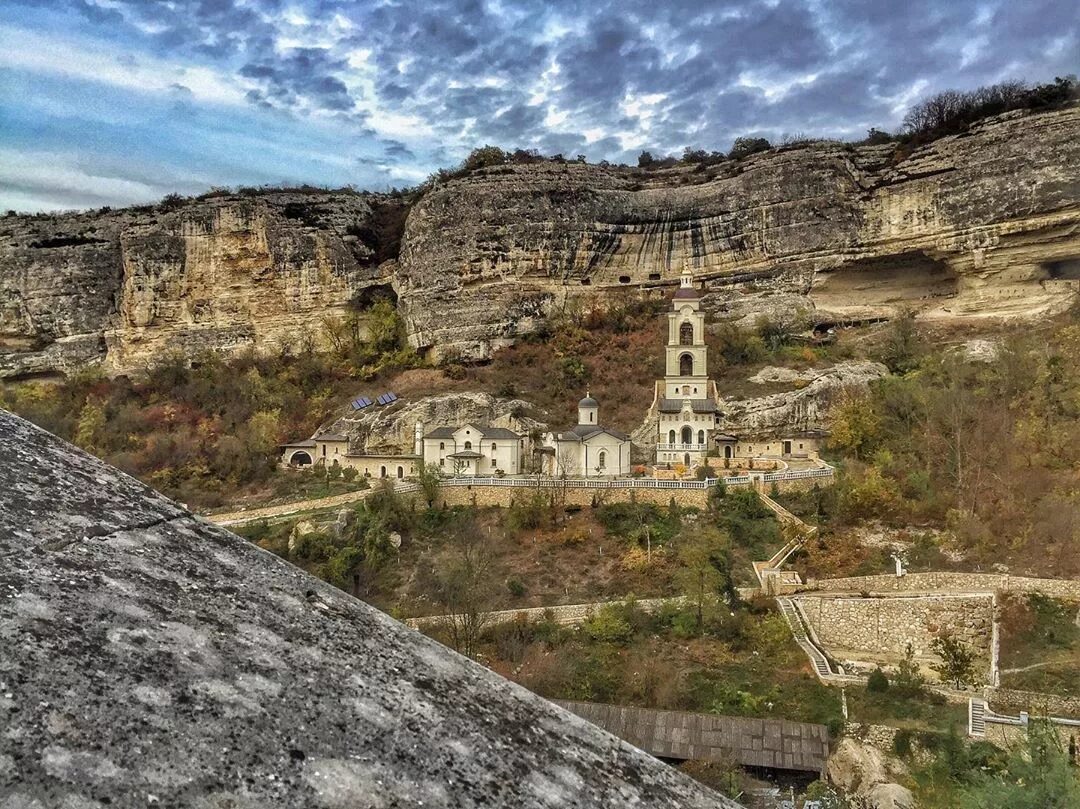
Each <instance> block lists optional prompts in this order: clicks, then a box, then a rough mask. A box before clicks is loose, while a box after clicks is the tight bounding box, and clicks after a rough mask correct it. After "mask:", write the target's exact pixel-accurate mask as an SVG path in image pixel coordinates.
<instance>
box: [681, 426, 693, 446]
mask: <svg viewBox="0 0 1080 809" xmlns="http://www.w3.org/2000/svg"><path fill="white" fill-rule="evenodd" d="M682 442H683V443H684V444H692V443H694V431H693V429H692V428H690V427H683V428H682Z"/></svg>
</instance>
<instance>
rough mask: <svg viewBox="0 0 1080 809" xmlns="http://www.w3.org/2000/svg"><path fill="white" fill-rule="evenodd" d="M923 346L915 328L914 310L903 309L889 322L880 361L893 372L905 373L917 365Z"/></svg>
mask: <svg viewBox="0 0 1080 809" xmlns="http://www.w3.org/2000/svg"><path fill="white" fill-rule="evenodd" d="M923 351H924V347H923V344H922V340H921V339H920V337H919V333H918V331H917V330H916V328H915V312H914V311H913V310H911V309H907V310H904V311H903V312H901V313H900V315H899V316H897V317H894V318H893V319H892V320H891V321H890V322H889V330H888V332H887V333H886V336H885V345H884V346H883V347H882V350H881V361H882V362H883V363H885V364H886V365H887V366H888V367H889V370H890V371H892V372H893V373H894V374H906V373H908V372H909V371H914V370H915V369H916V368H917V367H918V366H919V359H920V358H921V357H922V354H923Z"/></svg>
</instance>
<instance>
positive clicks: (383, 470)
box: [379, 466, 386, 478]
mask: <svg viewBox="0 0 1080 809" xmlns="http://www.w3.org/2000/svg"><path fill="white" fill-rule="evenodd" d="M379 477H381V478H384V477H386V467H385V466H380V467H379Z"/></svg>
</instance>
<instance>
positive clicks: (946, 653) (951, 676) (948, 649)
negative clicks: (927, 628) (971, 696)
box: [930, 633, 976, 689]
mask: <svg viewBox="0 0 1080 809" xmlns="http://www.w3.org/2000/svg"><path fill="white" fill-rule="evenodd" d="M930 648H931V649H932V650H933V651H934V652H935V653H937V654H938V655H940V656H941V662H940V663H932V664H931V665H930V668H932V669H933V670H934V671H936V672H937V673H938V674H939V675H941V679H943V680H945V681H947V682H951V683H952V684H953V687H954V688H957V689H959V688H962V687H964V686H965V685H975V683H976V676H975V653H974V652H973V651H972V650H971V649H970V648H968V647H967V646H966V645H964V644H963V643H962V642H961V641H960V640H959V639H958V638H956V637H954V636H953V635H951V634H948V633H945V634H942V635H939V636H938V637H936V638H934V639H933V640H932V641H930Z"/></svg>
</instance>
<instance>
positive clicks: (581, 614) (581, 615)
mask: <svg viewBox="0 0 1080 809" xmlns="http://www.w3.org/2000/svg"><path fill="white" fill-rule="evenodd" d="M682 601H683V598H682V597H681V596H677V597H674V598H644V599H641V600H639V601H635V602H634V604H635V605H636V606H637V607H638V608H639V609H642V610H644V611H645V612H656V611H658V610H660V609H661V608H662V607H663V606H664V605H665V604H679V603H681V602H682ZM623 603H625V601H598V602H593V603H590V604H563V605H560V606H555V607H525V608H522V609H517V610H497V611H495V612H489V613H487V620H486V622H485V623H486V625H487V626H494V625H496V624H504V623H507V622H509V621H516V620H528V621H541V620H543V619H544V616H545V614H550V615H551V620H552V621H554V622H555V623H557V624H560V625H563V626H569V625H571V624H580V623H582V622H583V621H586V620H588V619H589V618H591V617H592V616H593V615H594V614H595V613H596V611H597V610H598V609H600V608H601V607H605V606H607V605H608V604H623ZM448 620H449V619H448V617H447V616H445V615H428V616H422V617H420V618H408V619H406V621H405V623H406V624H407V625H409V626H411V627H412V628H413V629H420V628H421V627H425V626H438V625H439V624H443V623H446V622H447V621H448Z"/></svg>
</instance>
